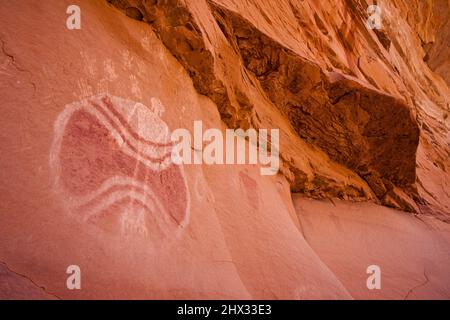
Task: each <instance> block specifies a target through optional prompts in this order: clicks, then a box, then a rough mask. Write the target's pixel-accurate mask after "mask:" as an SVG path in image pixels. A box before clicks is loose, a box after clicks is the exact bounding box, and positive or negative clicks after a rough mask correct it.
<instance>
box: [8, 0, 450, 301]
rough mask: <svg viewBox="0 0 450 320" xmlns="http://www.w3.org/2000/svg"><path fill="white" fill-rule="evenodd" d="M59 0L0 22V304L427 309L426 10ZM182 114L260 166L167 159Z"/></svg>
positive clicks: (440, 217)
mask: <svg viewBox="0 0 450 320" xmlns="http://www.w3.org/2000/svg"><path fill="white" fill-rule="evenodd" d="M70 4H71V3H70V1H66V0H64V1H41V2H36V1H31V0H20V1H14V2H12V1H10V2H7V3H4V4H3V5H2V6H1V8H0V17H1V20H0V39H1V48H2V50H1V52H0V74H1V77H0V90H1V97H2V101H1V103H0V107H1V110H0V111H1V114H2V117H1V118H0V119H1V125H2V131H1V137H2V139H1V146H2V151H3V152H2V155H1V157H0V166H1V169H2V170H1V181H2V184H1V190H0V194H1V201H0V298H1V299H8V298H61V299H73V298H75V299H78V298H150V299H151V298H155V299H170V298H195V299H197V298H218V299H222V298H238V299H240V298H242V299H248V298H250V299H307V298H319V299H349V298H357V299H359V298H390V299H391V298H392V299H402V298H448V297H449V295H450V287H449V286H450V277H449V272H448V268H445V265H448V262H449V259H450V251H449V248H450V246H449V245H450V244H449V241H448V240H449V239H450V238H449V231H450V230H449V229H448V221H449V220H448V219H449V218H448V217H449V214H450V192H449V191H448V190H450V188H449V184H450V176H449V169H450V162H449V155H450V136H449V126H450V123H449V121H450V120H449V117H448V114H449V113H450V110H449V97H450V95H449V87H448V79H447V78H446V75H447V73H446V70H447V69H448V54H449V51H448V46H447V47H446V46H445V44H446V43H448V40H449V38H448V32H447V31H448V30H447V29H448V23H447V21H448V19H447V18H446V17H447V16H448V14H449V11H448V10H449V6H448V5H447V3H446V2H445V1H436V2H435V1H430V2H426V1H378V5H380V6H381V7H382V9H383V11H382V23H383V24H382V29H381V30H369V29H368V28H367V27H366V20H367V14H366V8H367V5H368V4H370V2H366V1H362V0H361V1H356V0H354V1H350V0H342V1H333V2H330V1H325V0H320V1H292V0H290V1H289V0H277V1H272V0H264V1H246V2H242V1H234V0H214V1H213V0H198V1H184V0H168V1H138V0H112V1H103V0H96V1H88V0H82V1H79V3H78V5H79V7H80V8H81V19H82V20H81V21H82V25H81V29H80V30H68V29H67V27H66V19H67V17H68V14H67V13H66V10H67V7H68V6H69V5H70ZM446 30H447V31H446ZM446 81H447V82H446ZM196 120H201V121H202V122H203V126H204V129H207V128H217V129H219V130H221V131H222V132H224V131H225V130H226V129H227V128H233V129H234V128H243V129H248V128H256V129H258V128H259V129H261V128H267V129H269V128H276V129H279V130H280V158H281V168H280V172H279V174H277V175H274V176H262V175H261V174H260V170H259V169H260V166H259V165H205V164H204V165H194V164H192V165H182V166H177V165H174V164H173V163H170V161H168V152H170V149H169V136H170V133H171V132H172V131H173V130H175V129H177V128H186V129H188V130H189V131H190V132H191V133H192V131H193V123H194V121H196ZM312 198H314V199H315V200H312ZM327 203H329V204H330V205H328V204H327ZM332 203H334V204H335V205H333V204H332ZM336 204H337V205H336ZM387 207H393V208H395V209H397V210H401V211H397V210H394V209H391V208H387ZM380 239H381V240H380ZM392 243H394V244H395V245H392V246H390V244H392ZM370 264H378V265H380V267H381V269H382V270H383V279H384V280H383V289H382V290H380V291H377V290H375V291H373V290H368V289H367V287H366V278H367V273H366V268H367V266H368V265H370ZM69 265H78V266H79V267H80V269H81V272H82V282H81V283H82V289H81V290H68V289H67V286H66V279H67V276H68V275H67V274H66V269H67V267H68V266H69Z"/></svg>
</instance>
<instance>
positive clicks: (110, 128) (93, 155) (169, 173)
mask: <svg viewBox="0 0 450 320" xmlns="http://www.w3.org/2000/svg"><path fill="white" fill-rule="evenodd" d="M163 112H164V106H163V105H162V103H161V102H160V101H159V100H158V99H156V98H152V100H151V107H147V106H145V105H143V104H142V103H136V102H132V101H129V100H125V99H122V98H118V97H114V96H110V95H107V94H102V95H98V96H94V97H91V98H88V99H85V100H82V101H79V102H74V103H71V104H69V105H67V106H66V107H65V109H64V111H63V112H62V113H61V114H60V115H59V117H58V118H57V120H56V122H55V127H54V130H55V136H54V141H53V145H52V150H51V154H50V167H51V169H52V173H53V177H52V179H53V182H54V188H55V192H56V193H57V194H59V195H61V198H62V201H63V202H64V204H65V206H66V208H67V211H68V212H70V213H71V214H72V215H73V216H75V217H79V218H80V219H81V220H82V221H84V222H88V223H90V224H94V225H96V226H98V227H100V228H101V229H103V230H104V231H106V232H107V233H109V234H113V235H121V236H126V237H135V236H144V237H150V238H151V239H152V241H156V243H162V242H163V241H165V240H168V239H169V238H173V236H174V235H176V234H178V233H179V231H180V230H182V229H183V227H184V226H186V224H187V222H188V218H189V217H188V211H189V193H188V189H187V184H186V179H185V176H184V172H183V168H182V167H181V166H178V165H175V164H173V163H172V162H171V156H170V155H171V148H172V143H171V142H170V134H169V129H168V127H167V125H166V123H165V122H164V121H163V120H161V118H160V116H161V114H162V113H163Z"/></svg>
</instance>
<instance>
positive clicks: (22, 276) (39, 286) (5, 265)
mask: <svg viewBox="0 0 450 320" xmlns="http://www.w3.org/2000/svg"><path fill="white" fill-rule="evenodd" d="M0 264H1V265H3V266H4V267H5V268H6V270H8V271H9V272H11V273H14V274H15V275H17V276H19V277H21V278H24V279H26V280H27V281H29V282H30V283H31V284H32V285H33V286H35V287H36V288H38V289H40V290H42V291H44V292H45V293H46V294H48V295H51V296H53V297H55V298H56V299H58V300H61V298H60V297H58V296H57V295H56V294H54V293H51V292H49V291H48V290H47V289H46V288H45V287H44V286H41V285H39V284H37V283H36V282H35V281H34V280H33V279H31V278H30V277H28V276H27V275H24V274H22V273H19V272H16V271H14V270H12V269H11V268H10V267H9V266H8V265H7V264H6V262H4V261H0Z"/></svg>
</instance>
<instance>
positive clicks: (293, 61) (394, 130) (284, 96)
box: [109, 0, 419, 212]
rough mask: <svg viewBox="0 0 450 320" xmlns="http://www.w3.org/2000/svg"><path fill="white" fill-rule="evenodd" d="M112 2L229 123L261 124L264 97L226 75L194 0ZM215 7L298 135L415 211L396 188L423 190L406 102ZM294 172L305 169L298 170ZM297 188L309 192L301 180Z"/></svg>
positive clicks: (230, 40)
mask: <svg viewBox="0 0 450 320" xmlns="http://www.w3.org/2000/svg"><path fill="white" fill-rule="evenodd" d="M109 2H110V3H112V4H113V5H115V6H116V7H118V8H119V9H121V10H124V11H125V12H126V13H127V14H128V12H129V11H131V10H133V11H136V12H139V13H140V14H139V15H137V16H139V17H141V16H142V17H143V20H144V21H145V22H147V23H148V24H149V25H150V26H151V27H152V28H153V29H154V30H155V32H156V34H157V35H158V36H159V37H160V39H161V40H162V42H163V43H164V45H165V46H166V47H167V48H168V49H169V50H170V52H171V53H172V54H173V55H174V56H175V57H176V58H177V59H178V61H180V63H181V64H182V65H183V66H184V68H185V69H186V71H187V72H188V73H189V75H190V76H191V78H192V80H193V83H194V86H195V88H196V89H197V91H198V92H199V93H200V94H204V95H206V96H208V97H209V98H211V99H212V100H213V101H214V102H215V103H216V105H217V107H218V110H219V112H220V114H221V118H222V120H223V121H224V122H225V123H226V124H227V125H228V126H229V127H232V128H234V127H243V128H244V129H247V128H248V127H252V126H253V127H258V124H257V123H256V121H254V119H252V117H251V116H252V112H251V111H252V109H254V104H257V103H258V102H257V101H249V100H250V99H249V97H248V96H247V95H246V94H245V93H244V92H245V90H243V89H239V87H238V88H236V87H235V88H234V89H235V90H234V91H233V90H229V89H228V88H230V87H233V85H235V83H234V79H233V78H231V77H224V76H223V74H226V70H221V71H218V70H217V69H219V68H221V67H222V68H223V67H225V68H227V66H221V65H220V63H218V62H217V60H220V59H221V57H220V52H219V53H218V54H216V53H215V52H214V50H213V49H209V47H210V46H211V45H212V46H213V47H217V46H219V44H218V42H220V41H218V40H216V42H217V44H216V43H214V41H212V40H211V38H210V37H209V36H208V32H207V31H202V30H204V28H202V26H201V22H197V20H196V18H195V16H194V15H193V14H192V13H191V11H190V9H189V5H188V4H187V3H184V2H183V1H181V0H169V1H153V2H147V1H122V0H111V1H109ZM208 5H209V7H207V9H209V10H210V11H211V15H212V17H213V18H214V20H215V21H214V22H212V23H213V24H214V25H217V26H218V27H219V28H220V31H221V32H219V33H220V36H221V37H224V38H225V39H226V45H228V46H229V47H230V49H231V50H233V53H234V55H233V58H234V60H235V62H234V64H237V65H238V66H241V67H240V70H239V71H240V72H241V73H244V72H245V73H246V74H249V77H251V79H252V80H253V83H252V84H250V85H252V86H253V87H255V89H256V88H259V89H262V91H263V92H261V94H262V95H264V96H265V97H267V98H268V99H269V100H270V102H271V103H272V105H273V106H275V108H276V109H278V110H279V111H280V113H281V114H282V115H283V116H285V117H286V118H287V119H288V120H289V122H290V124H291V125H292V127H293V128H294V130H295V132H296V133H297V134H298V136H299V137H300V138H302V139H304V140H305V141H306V142H307V143H309V144H311V145H314V146H317V147H319V148H320V149H321V150H323V151H324V152H325V153H326V154H327V155H328V156H329V157H330V158H331V159H332V160H333V161H336V162H337V163H340V164H343V165H344V166H346V167H348V168H349V169H351V170H353V171H354V172H355V173H357V174H358V175H359V176H360V177H361V178H362V179H363V180H365V182H367V184H368V185H369V187H370V188H371V189H372V191H373V193H374V194H375V196H376V197H377V198H378V199H379V200H381V201H382V202H383V203H384V204H387V205H392V206H394V207H398V208H401V209H403V210H407V211H413V212H414V211H415V209H414V205H411V202H413V201H412V200H411V199H410V198H409V196H407V195H405V194H404V193H402V195H403V196H405V197H406V199H405V198H402V196H400V195H399V193H398V192H396V191H395V189H394V188H396V187H398V188H400V189H403V190H404V191H406V192H407V193H411V195H417V192H416V190H415V187H414V183H415V180H416V173H415V167H416V150H417V146H418V143H419V127H418V124H417V121H416V120H415V118H414V116H413V114H412V112H411V107H410V106H408V104H407V102H406V101H405V99H404V98H401V97H395V96H392V95H390V94H389V93H385V92H382V91H380V90H378V89H377V88H376V87H374V86H372V85H371V84H368V83H366V84H364V83H361V82H360V81H358V79H357V78H355V77H354V76H353V75H351V74H350V75H347V74H344V73H339V72H336V71H329V70H323V69H322V68H321V66H320V65H318V64H317V63H315V62H314V61H311V60H308V59H306V58H304V57H302V56H301V55H299V54H298V53H296V52H294V51H293V50H291V49H289V48H288V47H286V46H283V45H282V44H281V43H279V42H277V41H276V40H274V39H272V38H271V37H270V36H267V35H266V34H264V33H263V32H262V31H260V30H258V29H257V27H255V26H254V25H253V24H252V23H251V22H250V21H249V20H247V19H245V18H244V17H242V16H241V15H240V14H238V13H236V12H233V11H232V10H229V9H227V8H226V7H224V6H221V5H219V4H216V3H215V2H213V1H208ZM291 6H292V4H291ZM174 8H176V9H174ZM315 17H316V18H315V19H317V15H316V16H315ZM138 20H141V19H138ZM269 22H270V21H269ZM322 28H324V27H322ZM322 31H323V30H322ZM216 37H217V36H216ZM293 171H294V172H301V171H302V169H301V168H295V167H294V168H293ZM321 187H325V188H329V186H328V184H327V183H325V184H323V185H322V186H321V185H320V184H319V185H318V186H317V188H319V189H320V188H321ZM292 189H293V191H302V188H301V187H300V188H298V187H297V186H295V184H294V183H292ZM325 195H327V194H325ZM328 195H329V194H328Z"/></svg>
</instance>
